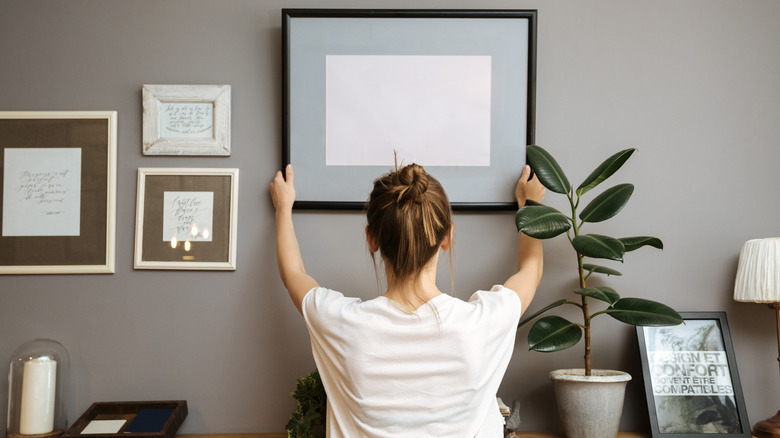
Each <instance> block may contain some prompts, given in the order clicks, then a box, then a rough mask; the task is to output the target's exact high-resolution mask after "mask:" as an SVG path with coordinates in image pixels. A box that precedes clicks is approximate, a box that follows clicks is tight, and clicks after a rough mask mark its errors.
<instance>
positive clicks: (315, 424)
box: [285, 370, 327, 438]
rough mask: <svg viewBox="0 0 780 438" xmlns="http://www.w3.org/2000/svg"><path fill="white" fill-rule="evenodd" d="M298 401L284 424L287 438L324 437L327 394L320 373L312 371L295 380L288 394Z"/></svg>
mask: <svg viewBox="0 0 780 438" xmlns="http://www.w3.org/2000/svg"><path fill="white" fill-rule="evenodd" d="M290 395H292V397H293V398H294V399H295V400H296V401H297V402H298V406H297V408H296V410H295V411H294V412H293V413H292V414H290V420H289V421H288V422H287V426H285V430H287V436H288V437H289V438H325V411H326V406H327V396H326V394H325V388H324V387H323V386H322V380H321V379H320V373H319V371H317V370H314V371H312V372H311V373H309V375H307V376H306V377H303V378H301V379H298V380H297V383H296V386H295V391H294V392H293V393H292V394H290Z"/></svg>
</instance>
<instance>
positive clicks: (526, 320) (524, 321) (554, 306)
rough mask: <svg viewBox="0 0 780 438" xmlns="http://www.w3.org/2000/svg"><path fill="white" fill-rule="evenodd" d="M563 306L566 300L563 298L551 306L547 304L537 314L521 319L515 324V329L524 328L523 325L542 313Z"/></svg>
mask: <svg viewBox="0 0 780 438" xmlns="http://www.w3.org/2000/svg"><path fill="white" fill-rule="evenodd" d="M524 304H525V303H524ZM564 304H566V299H565V298H563V299H560V300H558V301H556V302H554V303H552V304H548V305H547V306H546V307H545V308H543V309H541V310H539V311H538V312H536V313H534V314H533V315H531V316H527V317H525V318H523V320H522V321H520V323H519V324H517V327H518V328H520V327H522V326H524V325H525V324H527V323H528V322H530V321H532V320H533V319H534V318H536V317H537V316H539V315H541V314H542V313H544V312H546V311H548V310H550V309H554V308H556V307H558V306H562V305H564Z"/></svg>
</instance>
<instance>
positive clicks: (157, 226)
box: [134, 168, 238, 271]
mask: <svg viewBox="0 0 780 438" xmlns="http://www.w3.org/2000/svg"><path fill="white" fill-rule="evenodd" d="M237 200H238V169H213V168H208V169H185V168H140V169H138V197H137V206H136V229H135V264H134V266H135V268H136V269H185V270H186V269H200V270H230V271H232V270H235V269H236V232H237V228H236V221H237V218H238V215H237V210H238V202H237Z"/></svg>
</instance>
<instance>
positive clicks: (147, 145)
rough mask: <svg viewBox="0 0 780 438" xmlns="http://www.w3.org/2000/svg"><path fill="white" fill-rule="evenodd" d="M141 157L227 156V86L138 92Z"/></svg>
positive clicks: (165, 87)
mask: <svg viewBox="0 0 780 438" xmlns="http://www.w3.org/2000/svg"><path fill="white" fill-rule="evenodd" d="M141 97H142V100H143V153H144V155H217V156H227V155H230V85H150V84H146V85H144V86H143V87H142V89H141Z"/></svg>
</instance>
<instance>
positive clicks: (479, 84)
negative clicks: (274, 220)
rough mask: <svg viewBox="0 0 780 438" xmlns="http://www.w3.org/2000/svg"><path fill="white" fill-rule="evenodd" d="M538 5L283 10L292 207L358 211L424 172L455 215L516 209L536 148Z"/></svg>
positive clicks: (285, 123) (285, 116) (285, 158)
mask: <svg viewBox="0 0 780 438" xmlns="http://www.w3.org/2000/svg"><path fill="white" fill-rule="evenodd" d="M536 17H537V11H535V10H425V9H410V10H397V9H283V10H282V41H283V50H282V56H283V59H282V66H283V74H282V80H283V84H282V85H283V148H282V161H283V162H282V168H284V167H285V166H286V165H287V164H289V163H292V164H293V166H294V167H295V169H296V180H295V182H296V195H297V196H296V199H297V200H296V204H295V207H296V208H323V209H361V208H363V206H364V204H365V201H366V199H367V198H368V194H369V192H370V189H371V182H372V181H373V180H374V179H375V178H377V177H378V176H380V175H381V174H383V173H386V172H388V171H390V170H392V169H393V168H394V165H395V162H396V156H397V163H398V165H399V166H400V165H403V164H410V163H413V162H414V163H417V164H420V165H423V166H425V167H426V169H427V170H428V171H429V172H430V173H431V174H432V175H434V176H435V177H436V178H437V179H439V181H440V182H441V183H442V185H443V186H444V188H445V190H447V193H448V195H449V197H450V201H451V202H452V204H453V208H455V209H462V210H514V209H516V208H517V205H516V203H515V202H514V197H513V191H512V188H513V187H514V186H515V184H516V182H517V178H518V176H519V175H520V171H521V170H522V167H523V165H524V164H525V146H526V145H528V144H533V143H534V126H535V84H536Z"/></svg>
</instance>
